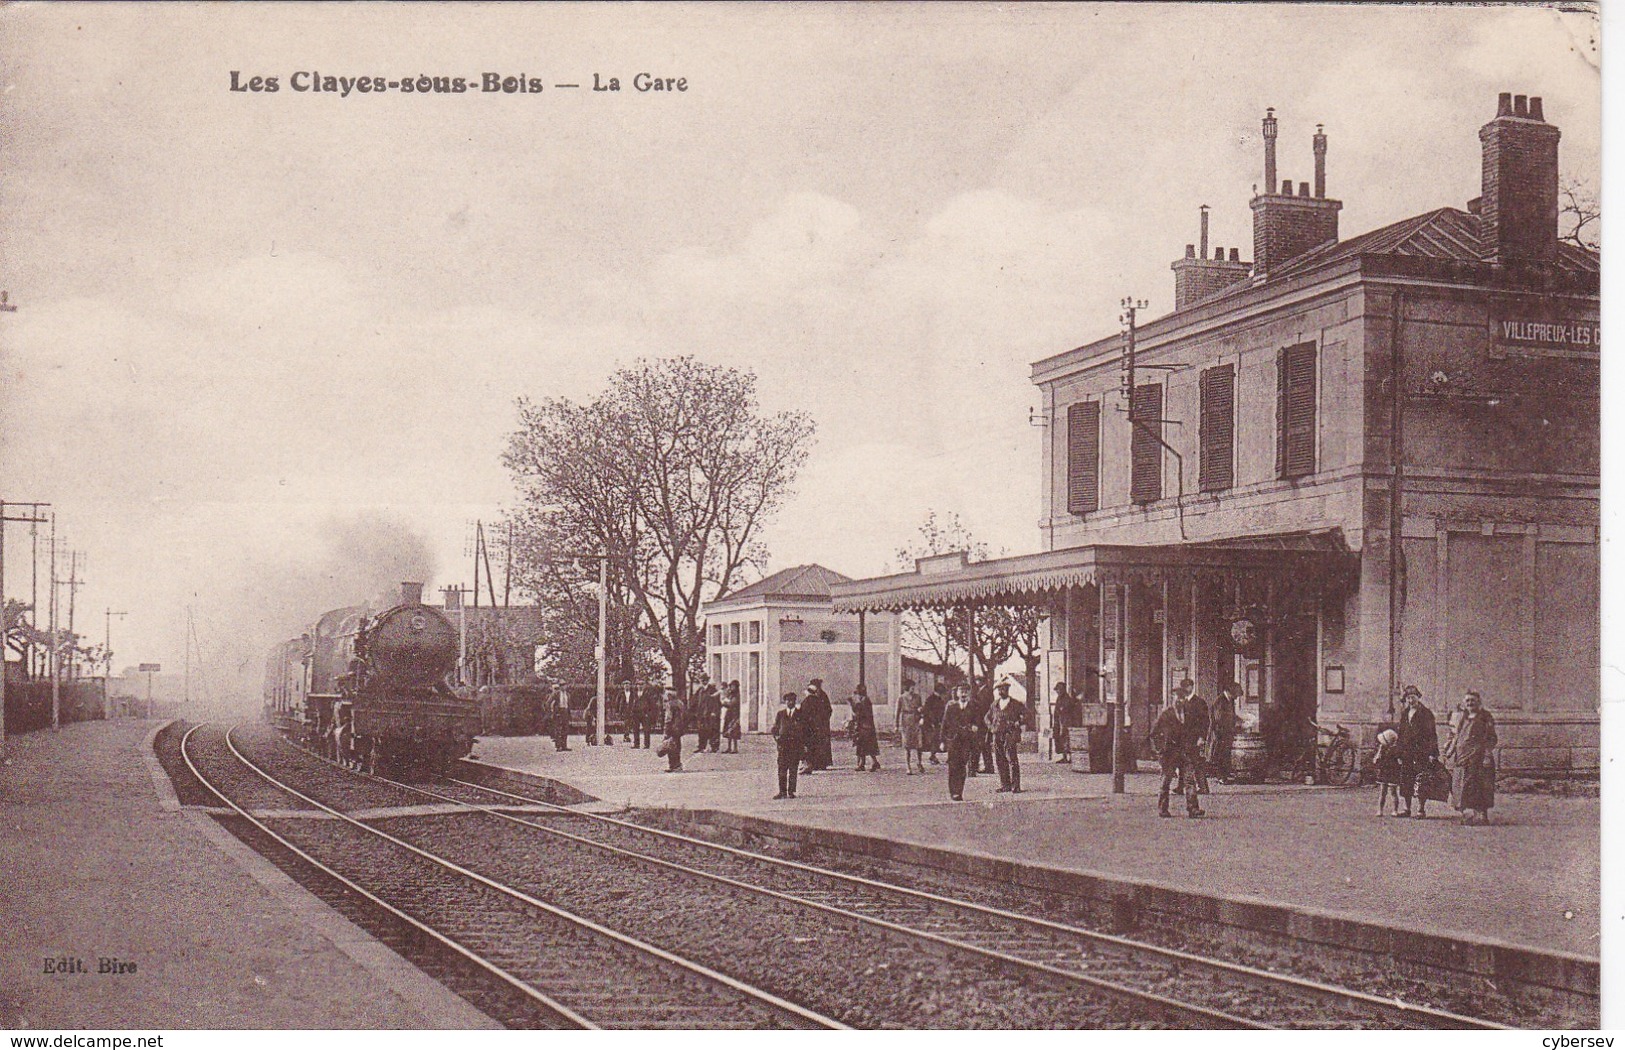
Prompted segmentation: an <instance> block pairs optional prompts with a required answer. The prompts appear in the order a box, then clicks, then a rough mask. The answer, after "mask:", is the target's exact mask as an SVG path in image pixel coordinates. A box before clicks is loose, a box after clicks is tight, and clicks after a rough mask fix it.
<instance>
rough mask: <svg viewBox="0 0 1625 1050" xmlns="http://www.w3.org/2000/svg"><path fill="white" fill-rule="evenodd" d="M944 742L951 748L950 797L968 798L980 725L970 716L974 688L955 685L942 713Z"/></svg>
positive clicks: (949, 753)
mask: <svg viewBox="0 0 1625 1050" xmlns="http://www.w3.org/2000/svg"><path fill="white" fill-rule="evenodd" d="M942 743H943V746H945V747H946V748H947V749H948V797H949V798H951V799H953V800H954V801H955V802H963V801H964V799H965V771H966V767H967V766H969V765H970V760H971V753H972V751H973V750H974V749H975V747H976V723H975V721H974V720H972V718H971V715H970V688H969V687H968V686H963V685H960V686H955V687H954V698H953V700H951V701H950V702H949V703H948V706H947V707H946V708H944V709H943V712H942Z"/></svg>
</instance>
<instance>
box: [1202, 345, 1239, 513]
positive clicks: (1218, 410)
mask: <svg viewBox="0 0 1625 1050" xmlns="http://www.w3.org/2000/svg"><path fill="white" fill-rule="evenodd" d="M1201 396H1202V408H1201V412H1202V414H1201V443H1202V445H1201V468H1200V472H1201V486H1202V491H1203V492H1219V491H1222V490H1223V489H1227V488H1230V487H1231V486H1232V485H1234V484H1235V483H1236V366H1235V365H1219V366H1217V367H1215V368H1209V369H1205V370H1204V371H1203V372H1202V387H1201Z"/></svg>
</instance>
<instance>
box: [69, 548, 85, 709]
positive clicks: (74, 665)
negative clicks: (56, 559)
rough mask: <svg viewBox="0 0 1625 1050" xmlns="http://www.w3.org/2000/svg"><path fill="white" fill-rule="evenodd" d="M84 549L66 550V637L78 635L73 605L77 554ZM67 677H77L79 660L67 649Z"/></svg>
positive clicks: (76, 574) (75, 590) (76, 584)
mask: <svg viewBox="0 0 1625 1050" xmlns="http://www.w3.org/2000/svg"><path fill="white" fill-rule="evenodd" d="M83 553H84V551H69V552H68V637H70V638H75V637H78V636H77V635H75V634H74V633H73V607H74V604H75V602H76V601H77V599H78V597H79V584H81V583H82V582H84V581H82V580H80V579H79V555H81V554H83ZM68 677H69V678H78V677H79V661H78V660H77V659H76V658H75V657H74V655H73V650H72V649H69V650H68Z"/></svg>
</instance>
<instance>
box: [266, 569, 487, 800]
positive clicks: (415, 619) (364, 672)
mask: <svg viewBox="0 0 1625 1050" xmlns="http://www.w3.org/2000/svg"><path fill="white" fill-rule="evenodd" d="M457 656H458V636H457V628H455V627H454V626H452V624H451V622H450V621H449V620H447V619H446V617H445V615H444V614H442V613H441V612H440V610H438V609H435V608H433V607H431V606H428V605H424V604H423V585H422V584H419V583H403V584H401V595H400V602H399V604H397V605H394V606H391V607H390V608H387V609H384V610H382V611H375V610H373V609H372V608H371V607H370V606H368V605H355V606H347V607H345V608H341V609H333V610H330V611H328V612H326V613H323V614H322V615H321V617H320V618H318V619H317V621H316V623H315V624H314V625H313V626H312V627H311V629H310V630H309V631H307V632H305V633H304V634H302V635H300V636H299V637H298V638H293V639H290V640H288V641H285V642H282V643H281V644H279V645H277V646H276V647H275V648H273V649H272V650H271V653H270V655H269V657H268V658H267V660H266V669H265V708H264V713H265V719H266V721H268V722H269V723H270V724H271V725H273V726H275V727H276V728H277V729H278V730H280V731H281V732H282V733H283V734H284V735H285V736H287V737H288V738H290V739H291V740H293V741H294V742H295V743H298V744H301V745H303V746H305V747H309V748H311V749H312V750H315V751H317V752H318V753H321V754H323V755H326V756H327V757H329V758H332V759H335V760H337V761H339V762H342V763H344V764H345V765H348V766H351V767H353V768H356V769H360V770H363V771H365V772H369V773H380V774H388V775H392V776H399V775H413V774H417V773H430V774H433V773H438V772H442V771H444V770H445V769H446V767H448V766H449V765H450V764H451V763H452V762H454V761H456V760H457V759H459V758H463V757H465V756H466V755H468V754H469V752H470V751H471V750H472V749H473V746H474V738H475V736H477V735H478V734H479V732H480V710H479V705H478V703H477V702H476V701H474V700H471V699H466V698H464V697H461V696H458V695H457V694H456V693H455V692H453V691H452V689H451V686H450V685H449V684H448V677H449V676H450V674H451V672H452V671H453V670H454V669H455V668H456V666H457Z"/></svg>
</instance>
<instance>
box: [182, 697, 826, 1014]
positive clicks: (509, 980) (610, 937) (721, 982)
mask: <svg viewBox="0 0 1625 1050" xmlns="http://www.w3.org/2000/svg"><path fill="white" fill-rule="evenodd" d="M198 728H200V727H199V726H194V727H193V729H192V730H191V731H189V732H188V733H187V737H186V738H183V739H182V746H181V750H182V756H183V757H187V756H186V748H185V745H186V740H187V739H189V738H190V736H191V733H192V732H195V731H196V729H198ZM233 728H235V727H233ZM231 731H232V730H231V729H228V730H227V731H226V736H225V742H226V746H227V747H228V748H229V749H230V751H231V753H232V754H233V755H234V756H235V757H236V758H237V760H238V761H239V762H240V763H241V764H242V765H243V766H244V767H246V768H247V769H249V770H251V771H253V773H254V774H256V775H257V776H258V777H260V778H261V779H263V780H265V781H266V782H268V783H270V784H272V785H275V786H276V787H277V788H279V789H280V790H282V791H284V792H286V793H287V794H289V795H291V796H293V797H294V798H297V799H299V800H301V801H302V802H304V803H306V804H308V805H310V806H313V807H315V808H316V809H318V810H321V811H323V812H326V813H328V814H330V815H331V816H333V817H335V818H337V819H338V820H340V821H343V822H344V823H345V824H348V825H350V826H353V827H355V828H357V829H359V830H361V831H365V832H366V833H367V834H369V835H372V836H375V837H377V838H378V839H380V840H382V841H385V842H388V843H391V844H392V845H394V846H396V847H399V848H401V849H404V850H406V851H408V852H410V853H412V854H414V855H416V856H417V857H419V858H421V859H423V860H426V861H428V862H430V863H432V864H434V865H437V866H438V867H440V868H442V869H445V870H447V871H450V872H452V873H454V874H456V875H459V876H461V877H462V878H464V879H467V880H469V881H471V882H474V883H476V884H478V885H481V886H483V887H485V888H487V889H490V890H493V891H495V892H497V893H499V894H501V895H503V896H505V897H507V898H510V899H512V900H515V901H517V902H519V903H521V904H524V905H526V906H527V907H529V908H530V909H533V910H535V911H538V912H540V913H542V914H545V915H547V916H549V917H551V918H553V919H555V920H560V921H563V922H565V923H567V924H569V925H570V926H571V927H574V928H576V929H579V930H583V931H586V932H588V933H590V934H592V935H593V936H595V937H596V938H598V939H600V940H603V941H607V942H610V943H612V944H614V945H617V946H619V947H621V948H623V949H629V950H631V951H632V952H634V953H636V954H637V955H639V956H641V957H643V958H645V959H648V960H651V961H653V962H655V963H656V964H658V965H660V966H662V967H665V968H668V969H673V970H677V971H679V972H681V973H683V974H686V975H688V976H690V977H692V978H698V979H700V980H701V981H702V982H704V983H705V984H706V985H709V986H712V987H720V988H724V989H727V990H728V992H730V993H732V994H733V995H734V996H735V997H738V998H742V999H744V1000H746V1001H747V1002H749V1003H751V1004H753V1005H754V1006H755V1007H756V1008H757V1009H760V1010H764V1011H766V1012H767V1013H768V1015H769V1016H774V1017H779V1018H781V1019H784V1020H787V1021H788V1022H789V1023H791V1024H793V1025H794V1026H796V1027H808V1026H811V1027H815V1028H835V1029H840V1028H845V1027H846V1026H845V1025H843V1024H841V1023H840V1022H838V1021H835V1020H833V1019H831V1018H828V1017H824V1016H823V1015H821V1014H818V1013H816V1012H814V1011H811V1010H808V1009H806V1008H804V1007H801V1006H798V1005H797V1004H795V1003H791V1002H788V1001H786V1000H783V999H780V998H778V997H777V996H774V995H772V994H771V993H768V992H765V991H762V990H761V989H758V988H753V987H752V986H750V985H748V984H745V983H744V982H742V981H739V980H736V979H734V978H732V977H729V976H728V975H726V974H722V973H718V972H716V971H714V970H711V969H709V968H707V967H704V966H702V965H700V964H698V963H694V962H692V961H690V960H687V959H684V958H681V957H680V956H677V955H674V954H672V953H670V952H667V951H665V950H664V949H661V948H657V947H655V946H653V945H650V944H646V943H644V942H642V941H638V940H636V939H634V938H632V937H628V936H626V935H625V934H622V933H619V932H618V931H615V930H611V929H608V928H607V927H604V926H601V925H599V924H597V923H595V922H592V921H591V920H589V919H585V918H582V917H581V916H577V915H574V914H572V913H570V912H567V911H565V910H564V909H562V908H559V907H557V906H555V905H552V904H549V903H547V902H545V901H542V900H538V899H537V898H535V897H532V896H530V895H528V894H525V893H523V892H522V891H519V890H516V889H514V888H513V887H510V886H506V885H504V884H502V883H500V882H497V881H496V880H494V879H491V878H488V877H486V876H484V875H481V874H479V873H478V872H475V871H471V870H469V869H467V868H464V867H462V866H461V865H459V864H456V863H455V862H453V861H450V860H447V859H446V858H444V857H441V856H439V855H437V854H434V853H432V852H430V851H428V850H425V849H422V848H420V847H418V846H414V845H413V844H411V843H409V842H405V841H403V840H401V839H398V838H396V837H395V836H393V835H390V834H388V833H387V832H384V831H381V830H379V829H377V828H374V827H371V826H369V825H367V824H365V823H363V822H362V821H359V820H356V819H354V818H353V817H350V816H349V815H347V814H345V813H342V812H340V811H339V810H337V809H334V808H333V807H331V806H328V805H325V804H323V803H322V802H319V801H317V800H316V799H313V798H311V797H310V796H308V795H305V794H304V793H302V792H300V791H299V790H297V789H296V788H294V787H292V786H290V785H288V784H286V783H284V782H282V781H280V780H277V779H276V778H275V777H273V776H271V775H270V774H269V773H267V772H265V770H263V769H261V768H260V767H259V766H257V765H256V764H254V763H253V762H252V761H251V760H249V759H248V758H247V757H246V756H245V755H243V754H242V752H241V751H239V750H238V749H237V746H236V743H235V742H234V741H233V740H232V739H231ZM187 765H188V766H189V767H190V768H191V769H192V773H193V775H194V776H197V777H198V779H199V781H200V782H202V783H203V784H205V785H206V786H207V787H208V788H209V789H210V790H211V791H212V792H214V793H215V794H216V795H217V796H219V797H220V798H221V799H223V800H224V801H225V802H226V803H227V805H229V806H231V808H232V809H233V810H235V811H236V812H237V813H238V814H239V815H240V816H242V817H243V818H244V819H246V820H247V821H249V822H250V823H251V824H253V825H254V826H255V827H256V828H257V829H259V830H260V831H262V832H263V833H265V834H266V835H268V836H270V837H271V838H272V839H274V840H275V841H277V842H278V843H279V844H281V845H282V846H284V847H285V848H287V849H289V850H291V851H292V852H293V853H294V854H295V855H297V856H298V857H299V858H300V859H301V860H303V861H305V862H306V863H309V864H311V865H313V866H314V867H316V868H317V869H319V870H321V871H323V872H324V873H326V874H328V875H329V876H331V877H333V878H335V879H336V880H338V881H339V882H341V883H342V884H344V885H345V886H346V887H348V888H349V889H351V890H353V891H354V892H356V893H358V894H360V895H361V896H362V897H364V898H365V899H367V900H369V901H371V902H373V903H375V904H377V905H378V906H380V907H382V908H383V909H385V910H386V911H388V912H389V913H390V914H391V915H393V916H396V917H398V918H399V919H401V920H403V921H404V922H406V923H408V924H409V925H411V926H412V927H414V928H416V929H419V930H421V931H423V932H424V933H426V934H428V935H429V936H430V937H432V938H433V939H434V940H436V941H437V942H439V943H441V944H443V945H445V946H446V947H448V948H450V949H452V950H453V951H455V952H456V953H457V954H458V955H460V956H462V957H463V958H466V959H468V960H469V961H471V962H474V963H476V964H477V965H479V966H480V967H481V968H483V969H484V970H486V971H488V972H490V973H491V974H493V975H494V976H497V977H498V978H500V979H501V980H502V981H504V982H505V983H506V984H508V985H509V986H511V987H513V988H514V989H516V990H518V991H520V992H522V993H524V994H525V995H526V996H528V997H529V998H531V999H532V1000H534V1001H536V1002H537V1003H538V1004H540V1005H542V1006H543V1007H544V1009H546V1010H548V1011H550V1012H553V1013H556V1014H557V1015H558V1016H559V1018H560V1019H561V1020H562V1021H564V1022H565V1023H566V1024H568V1025H569V1026H571V1027H577V1028H588V1029H596V1028H599V1027H600V1026H599V1025H598V1024H596V1023H595V1022H593V1021H592V1020H591V1019H590V1018H589V1017H587V1016H584V1015H583V1014H581V1013H580V1012H578V1011H576V1010H573V1009H571V1008H570V1007H568V1006H565V1005H564V1004H563V1003H561V1002H559V1001H558V1000H557V999H555V998H553V997H552V996H549V995H547V994H546V993H544V992H542V991H540V990H539V989H537V988H535V987H533V986H532V985H530V984H529V983H527V982H526V981H524V980H523V979H522V978H519V977H517V976H515V975H513V974H511V973H509V972H508V971H507V970H504V969H503V968H502V967H500V966H498V965H496V964H495V963H492V962H490V961H489V960H487V959H485V958H483V957H482V956H480V955H479V953H478V952H476V951H474V950H472V949H470V948H468V947H467V946H465V945H463V944H461V943H458V942H457V941H456V940H454V939H452V938H451V937H449V936H447V935H445V934H443V933H441V932H440V931H438V930H435V929H433V928H431V927H430V926H428V925H427V924H425V923H423V922H421V921H419V920H418V919H415V918H413V917H412V916H410V915H408V914H406V913H405V912H403V911H401V910H400V909H399V908H397V907H395V906H394V905H391V904H389V903H388V902H387V901H384V900H382V899H381V898H379V897H378V896H376V895H375V894H373V893H371V892H369V891H368V890H366V889H364V888H362V887H361V886H359V885H357V884H356V883H355V882H354V881H353V880H351V879H348V878H346V877H345V876H343V875H341V874H339V873H338V872H336V871H335V870H333V869H332V868H331V867H329V866H328V865H326V864H323V863H322V862H321V861H319V860H317V859H316V858H315V857H312V856H311V855H310V854H309V853H308V852H306V851H305V850H303V849H301V848H300V847H298V846H296V845H294V844H293V843H291V842H289V841H288V840H287V839H286V838H285V837H283V836H281V835H279V834H277V833H276V832H274V831H272V830H271V829H270V828H268V827H266V826H265V825H264V823H263V822H261V821H259V820H257V819H256V818H254V817H253V816H251V815H249V814H248V813H247V812H246V811H244V810H243V809H242V808H240V807H239V806H237V805H236V804H235V803H234V802H232V800H231V799H229V798H227V796H226V795H225V794H224V793H223V792H221V791H220V790H219V789H218V788H216V787H215V786H214V785H213V784H211V783H210V782H209V781H208V780H206V779H204V778H203V776H202V775H201V773H200V772H199V771H198V770H197V769H196V767H195V766H193V764H192V762H191V760H190V758H188V759H187ZM346 772H349V771H346ZM369 779H381V778H369ZM388 783H392V784H393V783H394V782H392V781H390V782H388ZM395 786H397V787H407V788H409V789H410V790H418V789H415V788H410V786H409V785H395ZM618 1026H620V1027H627V1026H630V1027H641V1026H642V1025H636V1024H634V1025H618Z"/></svg>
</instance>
